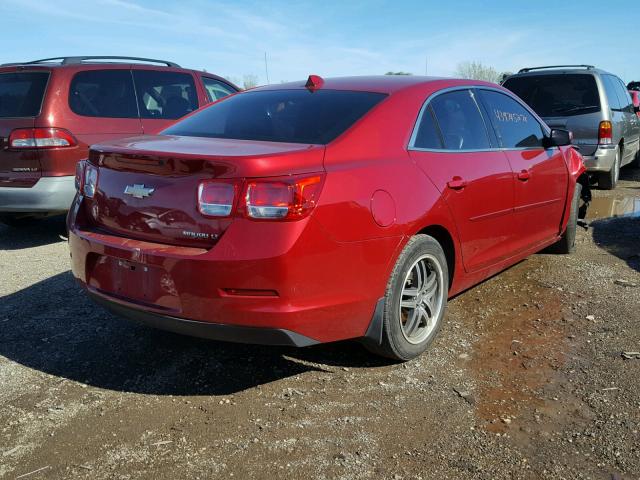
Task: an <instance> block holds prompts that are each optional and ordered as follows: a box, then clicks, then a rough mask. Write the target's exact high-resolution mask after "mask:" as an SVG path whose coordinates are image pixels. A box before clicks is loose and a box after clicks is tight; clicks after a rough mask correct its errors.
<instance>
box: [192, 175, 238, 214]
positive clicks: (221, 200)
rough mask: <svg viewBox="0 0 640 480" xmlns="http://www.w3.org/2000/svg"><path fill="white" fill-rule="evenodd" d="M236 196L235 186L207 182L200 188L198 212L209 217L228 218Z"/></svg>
mask: <svg viewBox="0 0 640 480" xmlns="http://www.w3.org/2000/svg"><path fill="white" fill-rule="evenodd" d="M235 196H236V186H235V184H233V183H227V182H220V181H216V180H205V181H204V182H202V183H200V185H199V186H198V211H199V212H200V213H201V214H202V215H205V216H207V217H228V216H229V215H231V211H232V210H233V202H234V199H235Z"/></svg>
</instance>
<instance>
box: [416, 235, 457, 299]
mask: <svg viewBox="0 0 640 480" xmlns="http://www.w3.org/2000/svg"><path fill="white" fill-rule="evenodd" d="M421 234H422V235H429V236H431V237H433V238H435V239H436V241H437V242H438V243H439V244H440V246H441V247H442V250H444V255H445V257H446V259H447V269H448V270H449V289H450V288H451V286H452V285H453V278H454V276H455V271H456V270H455V269H456V246H455V242H454V240H453V236H452V235H451V233H450V232H449V230H447V229H446V228H445V227H443V226H442V225H437V224H434V225H429V226H427V227H424V228H422V229H421V230H420V231H418V232H416V235H421Z"/></svg>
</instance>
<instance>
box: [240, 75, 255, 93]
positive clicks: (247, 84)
mask: <svg viewBox="0 0 640 480" xmlns="http://www.w3.org/2000/svg"><path fill="white" fill-rule="evenodd" d="M242 84H243V86H244V89H245V90H246V89H248V88H253V87H257V86H258V76H257V75H253V74H250V75H245V76H244V77H243V79H242Z"/></svg>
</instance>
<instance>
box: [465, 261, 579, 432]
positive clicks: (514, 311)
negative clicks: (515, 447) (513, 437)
mask: <svg viewBox="0 0 640 480" xmlns="http://www.w3.org/2000/svg"><path fill="white" fill-rule="evenodd" d="M527 263H528V264H529V265H520V266H516V267H514V268H512V269H510V270H508V271H506V272H503V273H502V274H501V276H500V278H499V279H494V280H492V281H490V282H489V283H486V284H483V285H481V286H479V287H476V289H475V291H470V292H469V293H468V294H466V295H465V298H464V299H462V298H461V300H462V302H461V303H462V305H460V306H461V307H462V308H463V309H464V310H466V312H468V313H471V315H472V316H473V317H475V319H474V320H475V321H476V325H478V326H480V325H481V332H482V334H481V337H480V339H479V341H478V342H477V343H476V344H475V345H474V349H473V354H472V362H471V364H470V365H469V366H470V368H471V370H472V372H473V375H474V377H475V378H476V380H477V381H478V384H479V392H478V394H479V395H478V397H479V398H478V403H477V405H476V414H477V416H478V418H479V420H480V421H481V425H482V426H483V427H484V428H485V429H486V430H488V431H489V432H494V433H497V432H504V431H505V430H506V429H508V424H511V423H512V422H513V423H514V424H516V425H518V424H520V425H522V423H524V422H526V420H524V419H523V418H521V417H522V416H523V415H524V416H528V417H531V415H532V412H533V411H535V410H537V409H541V410H543V409H544V408H545V403H546V402H545V400H544V399H543V397H544V394H543V391H544V390H546V387H548V386H551V385H554V384H558V383H562V381H563V379H562V375H561V374H560V372H559V369H560V367H561V366H562V365H563V364H564V363H565V361H566V355H567V351H568V349H570V346H569V345H567V337H566V330H565V329H566V323H565V322H566V321H567V318H570V317H571V312H570V311H567V310H569V309H568V308H567V307H566V306H565V302H564V298H563V293H562V292H560V291H558V290H557V289H556V288H554V287H551V286H544V285H540V284H538V283H537V282H535V281H533V280H532V279H529V278H528V274H527V271H528V270H529V269H531V267H532V264H533V263H534V261H529V262H527ZM522 277H525V278H522ZM519 417H520V418H519Z"/></svg>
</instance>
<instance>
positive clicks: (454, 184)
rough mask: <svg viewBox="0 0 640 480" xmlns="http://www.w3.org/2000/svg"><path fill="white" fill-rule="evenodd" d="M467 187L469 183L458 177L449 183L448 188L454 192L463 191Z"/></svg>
mask: <svg viewBox="0 0 640 480" xmlns="http://www.w3.org/2000/svg"><path fill="white" fill-rule="evenodd" d="M466 186H467V181H466V180H463V179H462V177H458V176H457V175H456V176H455V177H453V178H452V179H451V180H449V181H448V182H447V187H449V188H450V189H452V190H462V189H463V188H464V187H466Z"/></svg>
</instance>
